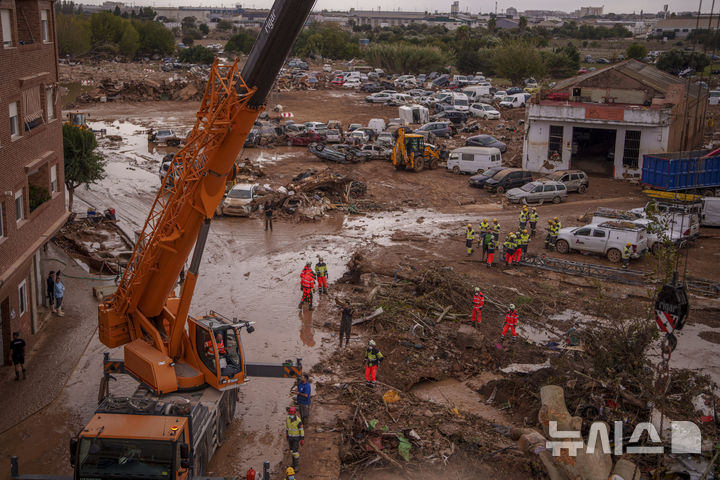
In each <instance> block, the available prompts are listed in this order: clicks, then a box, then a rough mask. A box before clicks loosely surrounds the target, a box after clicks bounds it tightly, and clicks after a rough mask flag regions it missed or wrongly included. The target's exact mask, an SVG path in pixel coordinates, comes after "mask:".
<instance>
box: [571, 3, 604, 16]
mask: <svg viewBox="0 0 720 480" xmlns="http://www.w3.org/2000/svg"><path fill="white" fill-rule="evenodd" d="M604 9H605V7H604V6H602V7H580V8H578V9H577V10H575V16H576V17H578V18H582V17H600V16H602V14H603V10H604Z"/></svg>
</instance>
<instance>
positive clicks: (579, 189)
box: [578, 185, 587, 193]
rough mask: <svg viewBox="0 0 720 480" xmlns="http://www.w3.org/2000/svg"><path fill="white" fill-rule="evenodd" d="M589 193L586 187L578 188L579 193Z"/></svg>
mask: <svg viewBox="0 0 720 480" xmlns="http://www.w3.org/2000/svg"><path fill="white" fill-rule="evenodd" d="M585 192H587V187H586V186H585V185H580V186H579V187H578V193H585Z"/></svg>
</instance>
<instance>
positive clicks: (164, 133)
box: [157, 130, 172, 136]
mask: <svg viewBox="0 0 720 480" xmlns="http://www.w3.org/2000/svg"><path fill="white" fill-rule="evenodd" d="M157 134H158V135H162V136H167V135H172V132H171V131H170V130H159V131H158V133H157Z"/></svg>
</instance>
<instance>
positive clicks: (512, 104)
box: [500, 93, 525, 108]
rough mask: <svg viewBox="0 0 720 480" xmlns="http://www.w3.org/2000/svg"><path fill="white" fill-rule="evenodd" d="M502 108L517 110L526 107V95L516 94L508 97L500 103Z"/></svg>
mask: <svg viewBox="0 0 720 480" xmlns="http://www.w3.org/2000/svg"><path fill="white" fill-rule="evenodd" d="M500 106H501V107H505V108H517V107H523V106H525V94H524V93H516V94H515V95H507V96H506V97H505V98H503V99H502V101H501V102H500Z"/></svg>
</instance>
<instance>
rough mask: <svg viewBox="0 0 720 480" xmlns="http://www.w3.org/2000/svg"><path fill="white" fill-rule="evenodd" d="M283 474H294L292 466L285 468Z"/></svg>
mask: <svg viewBox="0 0 720 480" xmlns="http://www.w3.org/2000/svg"><path fill="white" fill-rule="evenodd" d="M285 475H295V469H294V468H293V467H288V468H286V469H285Z"/></svg>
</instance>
